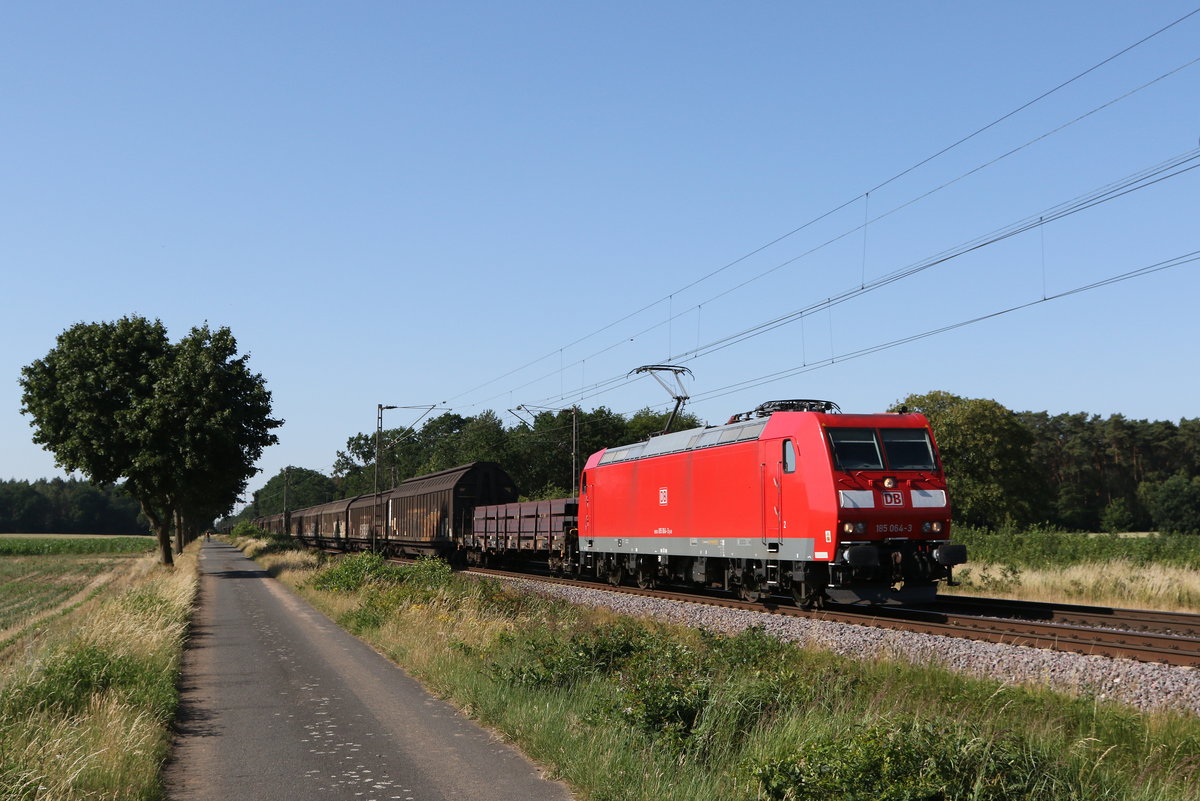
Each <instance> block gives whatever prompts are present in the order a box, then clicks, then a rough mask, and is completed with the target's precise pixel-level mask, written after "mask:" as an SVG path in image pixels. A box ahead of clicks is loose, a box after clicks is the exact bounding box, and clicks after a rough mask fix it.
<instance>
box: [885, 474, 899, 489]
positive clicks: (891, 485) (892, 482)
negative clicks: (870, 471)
mask: <svg viewBox="0 0 1200 801" xmlns="http://www.w3.org/2000/svg"><path fill="white" fill-rule="evenodd" d="M883 488H884V489H895V488H896V479H895V477H894V476H888V477H886V478H885V479H884V480H883Z"/></svg>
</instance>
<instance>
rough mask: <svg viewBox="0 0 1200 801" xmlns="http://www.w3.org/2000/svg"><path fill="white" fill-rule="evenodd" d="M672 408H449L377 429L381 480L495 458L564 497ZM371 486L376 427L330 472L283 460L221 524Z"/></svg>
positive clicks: (689, 421)
mask: <svg viewBox="0 0 1200 801" xmlns="http://www.w3.org/2000/svg"><path fill="white" fill-rule="evenodd" d="M669 417H670V415H669V414H668V413H666V412H655V411H652V410H650V409H642V410H641V411H638V412H636V413H634V414H633V415H630V416H625V415H622V414H620V413H618V412H614V411H612V410H611V409H608V408H606V407H603V406H601V407H599V408H596V409H592V410H590V411H585V410H583V409H563V410H557V411H541V412H538V413H536V414H533V413H530V414H529V415H528V420H527V421H525V422H523V423H519V424H516V425H513V426H505V425H504V423H503V421H501V419H500V417H499V415H497V414H496V413H495V412H492V411H486V412H482V413H480V414H478V415H475V416H473V417H464V416H463V415H459V414H453V413H451V412H446V413H444V414H442V415H440V416H438V417H434V418H432V419H430V420H428V421H427V422H426V423H425V424H424V425H422V426H421V427H420V428H418V429H415V430H410V429H408V428H403V429H401V428H393V429H387V430H384V431H383V432H382V434H381V435H380V441H379V456H380V458H379V471H378V486H379V489H380V490H385V489H389V488H391V487H394V486H397V485H398V484H399V483H400V482H402V481H404V480H405V479H407V478H412V477H413V476H421V475H425V474H427V473H434V472H437V471H439V470H447V469H449V468H451V467H457V466H459V465H462V464H467V463H469V462H479V461H491V462H499V463H500V464H501V465H502V466H503V467H504V469H505V470H506V471H507V472H508V473H509V475H511V476H512V478H513V481H514V482H515V483H516V485H517V487H518V488H519V489H520V491H521V493H522V497H524V498H527V499H531V500H537V499H542V498H562V497H565V496H568V495H571V494H572V493H574V492H575V481H576V479H577V476H578V474H579V471H580V470H582V469H583V463H584V462H585V461H586V460H587V457H588V456H590V455H591V454H593V453H595V452H596V451H598V450H600V449H601V448H604V447H608V446H611V445H614V444H624V443H628V442H638V441H641V440H644V439H646V438H647V437H649V436H651V435H652V434H658V433H660V432H661V431H662V430H663V428H664V427H665V425H666V423H667V419H668V418H669ZM700 425H702V423H701V422H700V420H699V419H698V418H696V417H695V416H694V415H692V414H688V413H686V412H685V413H683V414H681V415H679V417H678V418H676V420H675V421H674V422H673V423H672V427H671V430H673V431H679V430H682V429H686V428H695V427H697V426H700ZM375 486H376V470H375V433H374V432H371V433H359V434H355V435H353V436H351V437H350V438H349V439H348V440H347V442H346V448H345V450H342V451H338V454H337V458H336V460H335V462H334V466H333V472H332V475H330V476H326V475H324V474H322V473H320V472H318V471H315V470H310V469H307V468H302V467H288V468H286V469H284V470H281V471H280V472H279V473H277V474H276V475H274V476H272V477H271V479H270V480H269V481H268V482H267V483H266V484H265V485H264V486H263V487H262V489H260V490H258V491H257V492H255V493H254V495H253V498H252V500H251V503H250V505H249V506H247V507H246V508H245V509H244V510H242V512H241V513H239V514H238V515H237V517H236V518H231V519H229V520H224V521H221V523H220V525H221V526H222V527H225V526H227V525H232V524H233V523H237V522H239V521H241V520H248V519H254V518H256V517H263V516H266V515H272V514H277V513H279V512H282V511H283V510H284V505H285V501H286V506H287V508H288V509H303V508H305V507H307V506H315V505H317V504H320V503H325V502H327V501H333V500H338V499H340V498H352V497H355V496H357V495H366V494H370V493H373V492H374V491H375Z"/></svg>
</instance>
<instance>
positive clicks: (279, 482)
mask: <svg viewBox="0 0 1200 801" xmlns="http://www.w3.org/2000/svg"><path fill="white" fill-rule="evenodd" d="M337 497H338V495H337V485H336V484H335V483H334V481H333V479H332V478H330V477H329V476H326V475H324V474H322V473H319V472H317V471H316V470H309V469H308V468H305V467H291V466H288V467H285V468H284V469H282V470H280V471H279V472H278V473H276V474H275V475H274V476H272V477H271V479H270V480H269V481H268V482H267V483H266V484H264V485H263V486H262V489H260V490H258V491H257V492H255V493H254V502H253V503H252V504H251V505H250V506H249V507H247V509H246V510H245V514H246V515H247V517H249V518H250V519H253V518H256V517H266V516H267V515H273V514H278V513H279V512H282V511H284V502H285V500H286V502H287V510H288V511H290V510H293V509H305V508H307V507H309V506H317V505H318V504H322V503H325V502H327V501H332V500H335V499H336V498H337Z"/></svg>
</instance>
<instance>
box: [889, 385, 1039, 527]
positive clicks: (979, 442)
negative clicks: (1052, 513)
mask: <svg viewBox="0 0 1200 801" xmlns="http://www.w3.org/2000/svg"><path fill="white" fill-rule="evenodd" d="M899 406H902V407H906V408H907V409H908V410H910V411H914V412H921V413H922V414H924V415H925V416H926V417H928V418H929V424H930V426H931V428H932V429H933V433H934V437H935V438H936V440H937V444H938V449H939V451H940V452H941V457H942V462H943V465H944V467H945V470H946V481H947V484H948V486H949V490H950V498H951V503H952V504H953V506H954V515H955V519H956V520H959V521H962V522H964V523H966V524H968V525H992V526H995V525H1000V524H1004V523H1015V524H1018V525H1021V524H1026V523H1031V522H1033V521H1035V520H1037V519H1038V515H1039V513H1040V511H1041V509H1042V508H1044V494H1045V493H1044V489H1045V483H1044V482H1043V481H1041V480H1039V473H1038V470H1037V469H1036V466H1035V464H1034V463H1033V462H1032V461H1031V460H1030V458H1029V454H1030V451H1031V449H1032V444H1033V435H1032V434H1031V433H1030V432H1029V430H1028V428H1026V427H1025V426H1024V425H1023V424H1022V423H1021V420H1020V419H1019V418H1018V417H1017V416H1016V415H1015V414H1014V413H1013V412H1012V411H1010V410H1009V409H1006V408H1005V407H1004V406H1001V405H1000V404H999V403H996V402H995V401H993V400H983V399H977V398H961V397H959V396H957V395H952V394H950V393H949V392H930V393H928V394H926V395H909V396H908V397H907V398H905V399H904V400H903V401H902V402H901V403H900V404H899ZM893 410H895V409H893Z"/></svg>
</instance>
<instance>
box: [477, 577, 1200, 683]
mask: <svg viewBox="0 0 1200 801" xmlns="http://www.w3.org/2000/svg"><path fill="white" fill-rule="evenodd" d="M468 572H469V573H472V574H477V575H492V576H497V577H503V578H519V579H525V580H527V581H541V582H548V583H555V584H566V585H572V586H589V584H590V583H589V582H586V581H583V582H581V581H579V580H577V579H560V578H553V577H549V576H544V575H542V576H539V575H531V574H529V573H516V572H510V571H504V570H494V569H488V568H471V569H470V570H469V571H468ZM591 586H593V587H594V588H595V589H603V590H608V591H610V592H618V593H626V594H630V595H640V596H644V597H650V598H660V599H665V600H673V601H680V602H687V603H700V604H709V605H713V606H721V607H725V608H729V609H743V610H748V611H756V612H762V613H767V614H776V615H785V616H790V617H803V618H810V619H813V620H828V621H832V622H837V623H848V624H853V625H857V626H869V627H874V628H886V629H894V630H900V631H910V632H918V633H922V634H935V635H939V636H946V637H958V638H963V639H969V640H976V641H981V642H994V643H1005V644H1008V645H1022V646H1028V647H1031V648H1042V649H1049V650H1054V651H1067V652H1073V653H1081V654H1092V655H1096V656H1105V657H1117V658H1124V659H1135V660H1138V661H1142V662H1160V663H1165V664H1168V665H1179V666H1187V667H1200V636H1197V632H1200V615H1187V614H1179V613H1171V612H1151V611H1143V610H1125V609H1106V608H1103V607H1086V606H1073V605H1068V604H1039V603H1029V602H1020V601H1006V600H997V599H982V598H968V597H965V596H950V597H946V598H943V599H941V600H940V601H939V602H938V603H937V604H936V605H935V606H931V607H923V608H907V607H868V608H862V609H859V608H856V607H836V608H830V609H822V610H814V611H805V610H803V609H798V608H796V607H795V606H791V605H789V603H788V602H786V601H783V600H782V599H781V600H780V601H779V602H778V603H776V602H774V601H773V600H771V599H767V600H765V601H761V602H758V603H749V602H746V601H740V600H734V599H732V598H728V597H722V596H716V595H697V594H692V593H685V592H679V591H674V590H662V589H641V588H637V587H628V586H617V587H614V586H610V585H607V584H598V583H597V584H592V585H591Z"/></svg>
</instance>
